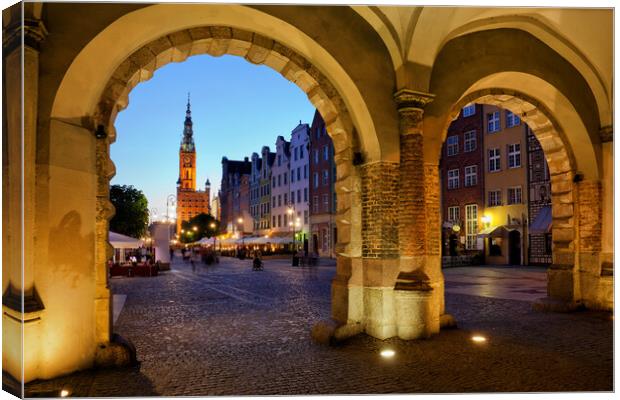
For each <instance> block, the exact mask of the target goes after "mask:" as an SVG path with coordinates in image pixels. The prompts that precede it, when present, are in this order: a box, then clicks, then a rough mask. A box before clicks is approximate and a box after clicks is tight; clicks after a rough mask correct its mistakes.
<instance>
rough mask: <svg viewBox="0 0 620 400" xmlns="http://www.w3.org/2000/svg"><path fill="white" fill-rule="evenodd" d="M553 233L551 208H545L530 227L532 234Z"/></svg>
mask: <svg viewBox="0 0 620 400" xmlns="http://www.w3.org/2000/svg"><path fill="white" fill-rule="evenodd" d="M549 232H551V206H544V207H543V208H541V209H540V211H539V212H538V215H536V218H534V221H533V222H532V225H530V233H533V234H541V233H549Z"/></svg>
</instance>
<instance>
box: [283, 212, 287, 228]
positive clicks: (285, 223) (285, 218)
mask: <svg viewBox="0 0 620 400" xmlns="http://www.w3.org/2000/svg"><path fill="white" fill-rule="evenodd" d="M287 225H288V215H286V214H284V227H285V228H286V226H287Z"/></svg>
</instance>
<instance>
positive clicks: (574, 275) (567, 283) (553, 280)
mask: <svg viewBox="0 0 620 400" xmlns="http://www.w3.org/2000/svg"><path fill="white" fill-rule="evenodd" d="M552 171H558V172H555V173H552V174H551V199H552V205H551V213H552V214H551V215H552V226H553V231H552V235H553V237H552V240H553V249H552V253H553V263H552V264H551V266H550V267H549V269H548V270H547V297H546V298H543V299H539V300H537V301H536V302H535V303H534V305H533V306H534V308H535V309H538V310H548V311H560V312H562V311H570V310H573V309H575V308H576V307H577V306H578V303H579V301H580V298H581V295H580V293H579V279H578V271H577V259H576V252H577V251H578V249H577V247H576V246H577V243H576V231H577V224H578V222H577V215H576V213H577V204H578V199H577V194H576V193H575V187H574V186H575V184H574V182H573V179H574V177H575V174H574V172H573V171H571V170H565V169H562V168H554V169H552Z"/></svg>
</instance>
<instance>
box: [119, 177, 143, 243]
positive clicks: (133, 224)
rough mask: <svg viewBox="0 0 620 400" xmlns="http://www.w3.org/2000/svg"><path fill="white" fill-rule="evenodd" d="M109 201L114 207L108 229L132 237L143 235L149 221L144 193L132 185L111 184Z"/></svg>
mask: <svg viewBox="0 0 620 400" xmlns="http://www.w3.org/2000/svg"><path fill="white" fill-rule="evenodd" d="M110 201H111V202H112V204H113V205H114V208H116V214H115V215H114V217H113V218H112V220H111V221H110V230H111V231H113V232H117V233H121V234H123V235H127V236H131V237H133V238H140V237H142V236H144V234H145V233H146V228H147V225H148V222H149V210H148V201H147V199H146V196H144V193H142V191H141V190H139V189H136V188H135V187H133V186H132V185H129V186H127V185H112V186H110Z"/></svg>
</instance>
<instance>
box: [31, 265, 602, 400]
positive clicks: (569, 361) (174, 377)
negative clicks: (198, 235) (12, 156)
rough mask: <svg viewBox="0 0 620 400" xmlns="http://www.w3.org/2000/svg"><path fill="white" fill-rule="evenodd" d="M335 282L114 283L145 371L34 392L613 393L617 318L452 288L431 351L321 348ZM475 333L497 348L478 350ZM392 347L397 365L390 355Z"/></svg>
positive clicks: (296, 278) (121, 320)
mask: <svg viewBox="0 0 620 400" xmlns="http://www.w3.org/2000/svg"><path fill="white" fill-rule="evenodd" d="M334 273H335V266H334V263H333V262H331V263H329V265H325V264H324V265H322V266H319V267H316V268H312V269H311V268H294V267H291V266H289V265H288V261H286V260H269V261H267V262H266V265H265V270H264V271H262V272H252V271H251V268H250V261H247V260H246V261H243V262H242V261H239V260H232V259H230V258H223V259H222V263H221V264H219V265H217V266H211V267H206V266H202V265H198V266H197V268H196V272H193V271H192V268H191V266H190V265H189V264H183V263H175V264H174V265H173V269H172V271H169V272H165V273H163V274H161V275H160V276H158V277H153V278H114V279H112V281H111V286H112V289H113V292H114V293H115V294H120V295H126V296H127V297H126V299H125V303H124V308H123V309H122V311H121V313H120V315H119V317H118V320H117V323H116V326H115V331H116V332H117V333H119V334H121V335H122V336H123V337H125V338H128V339H129V340H131V341H132V342H133V343H134V344H135V346H136V348H137V351H138V359H139V361H140V365H139V366H137V367H131V368H121V369H107V370H91V371H83V372H79V373H75V374H72V375H69V376H66V377H62V378H57V379H54V380H50V381H40V382H33V383H30V384H28V385H27V386H26V390H27V392H29V394H30V395H37V394H41V393H46V392H49V391H51V390H60V389H61V388H63V387H64V388H69V389H70V390H71V392H72V395H73V396H89V397H102V396H123V397H127V396H136V395H140V396H150V395H164V396H175V395H198V396H210V395H249V394H253V395H269V394H287V395H295V394H361V393H371V394H372V393H375V394H378V393H413V392H421V393H453V392H495V391H498V392H506V391H510V392H514V391H518V392H530V391H536V392H540V391H610V390H612V379H613V375H612V374H613V372H612V366H613V343H612V341H613V333H612V328H613V327H612V325H613V324H612V321H611V319H610V316H609V314H606V313H599V312H591V311H583V312H576V313H569V314H552V313H539V312H534V311H532V309H531V306H530V304H529V303H528V302H526V301H517V300H511V299H502V298H493V297H484V296H472V295H467V294H461V293H453V292H450V291H449V290H448V291H447V294H446V308H447V310H448V312H450V313H452V314H453V315H454V316H455V317H456V319H457V322H458V328H457V329H450V330H444V331H442V332H441V333H440V334H439V335H436V336H434V337H433V338H431V339H428V340H419V341H409V342H406V341H401V340H397V339H389V340H385V341H381V340H377V339H374V338H371V337H369V336H366V335H359V336H357V337H354V338H352V339H350V340H348V341H346V342H345V343H343V344H341V345H338V346H336V347H327V346H322V345H318V344H315V343H314V342H312V340H311V339H310V328H311V327H312V325H313V323H314V322H316V321H318V320H321V319H326V318H328V317H329V315H330V281H331V278H332V277H333V275H334ZM453 274H454V272H452V273H448V274H447V281H448V283H447V286H449V285H450V283H449V282H450V279H451V278H450V276H454V275H453ZM457 275H458V274H457ZM470 278H471V277H470ZM468 279H469V278H468ZM474 333H479V334H483V335H485V336H486V337H487V338H488V340H487V342H485V343H482V344H476V343H473V342H472V341H471V340H470V337H471V335H472V334H474ZM386 348H390V349H393V350H394V351H395V352H396V355H395V356H394V357H393V358H391V359H383V358H381V357H380V355H379V352H380V350H382V349H386Z"/></svg>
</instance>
